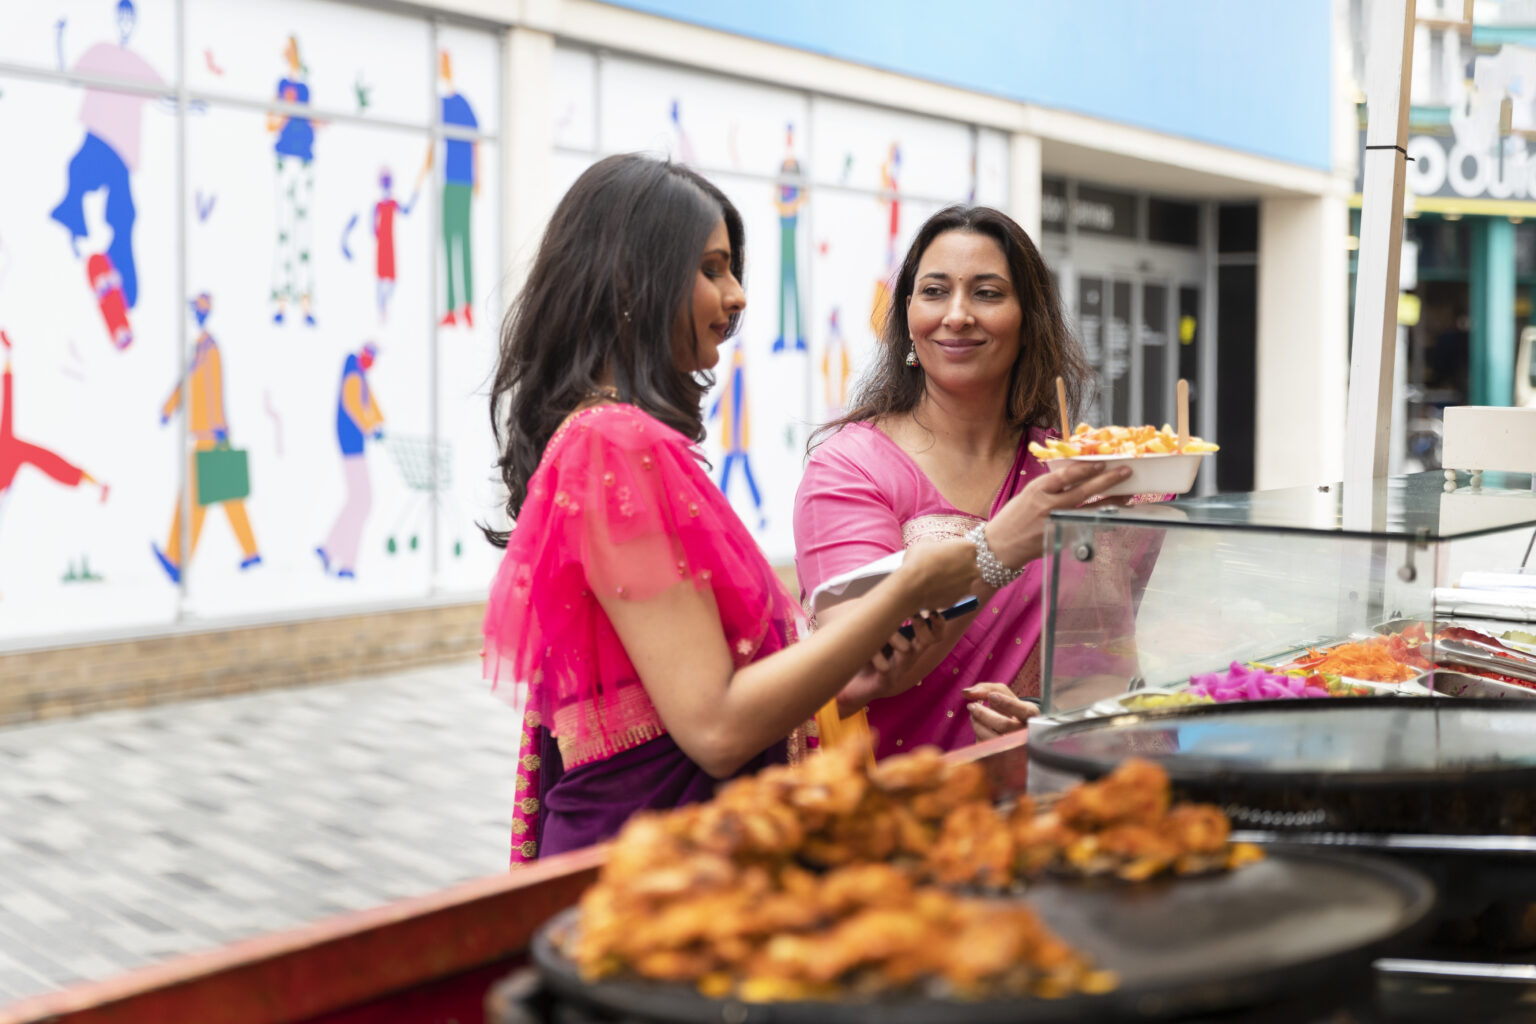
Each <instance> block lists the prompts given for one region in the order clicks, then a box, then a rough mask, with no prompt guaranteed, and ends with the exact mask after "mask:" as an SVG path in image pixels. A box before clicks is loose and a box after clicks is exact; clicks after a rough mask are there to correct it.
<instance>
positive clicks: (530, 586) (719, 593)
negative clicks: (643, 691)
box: [485, 406, 795, 735]
mask: <svg viewBox="0 0 1536 1024" xmlns="http://www.w3.org/2000/svg"><path fill="white" fill-rule="evenodd" d="M566 429H567V431H568V432H569V433H568V436H565V437H562V438H558V439H556V440H555V441H551V444H550V448H551V452H550V454H549V455H548V456H546V463H545V465H543V466H541V467H540V469H539V471H538V472H537V473H535V475H534V478H533V480H532V481H531V482H530V485H529V493H528V498H527V500H526V502H525V503H524V506H523V509H522V512H521V514H520V515H519V516H518V521H517V525H516V527H515V528H514V530H513V532H512V539H511V541H510V542H509V543H508V545H507V553H506V557H505V558H504V560H503V562H502V566H501V569H500V571H499V572H498V574H497V577H496V580H495V583H494V584H493V585H492V590H491V598H490V604H489V607H488V608H487V612H486V627H485V639H486V651H485V655H486V670H487V675H488V676H489V677H490V678H492V679H493V680H494V681H495V683H496V688H497V690H498V691H500V690H501V687H502V684H505V683H508V682H514V683H519V684H526V685H527V687H528V700H529V707H530V708H531V709H537V710H538V711H539V712H540V713H541V715H543V721H544V722H545V723H546V725H549V726H551V727H552V728H554V729H556V730H558V725H556V717H555V716H556V712H557V711H559V710H560V709H562V708H570V707H572V706H573V705H580V706H581V708H583V709H586V708H590V707H595V708H598V709H599V710H600V712H601V715H600V720H599V724H600V727H601V728H602V730H603V731H604V732H612V731H614V730H616V729H617V730H620V731H622V730H623V729H626V728H630V727H631V726H633V725H634V724H635V723H634V722H630V721H628V720H627V719H626V716H632V717H633V716H639V717H646V716H651V715H653V714H654V712H653V710H652V709H651V707H650V702H649V701H648V700H643V699H637V697H636V695H635V694H634V693H633V687H634V686H636V685H638V683H639V679H638V677H637V674H636V672H635V669H634V666H633V664H632V663H631V662H630V660H629V656H628V654H627V653H626V652H625V650H624V645H623V644H622V643H621V642H620V641H619V638H618V635H617V634H616V633H615V632H614V630H613V626H612V624H611V623H610V622H609V620H608V617H607V615H606V614H605V613H604V612H603V609H602V606H601V605H600V604H599V603H598V601H597V595H598V594H599V593H601V594H605V595H611V596H615V597H619V598H623V599H626V600H636V601H644V600H647V599H648V598H652V597H655V596H656V595H657V594H660V593H661V592H662V591H665V590H667V589H669V588H671V587H675V586H677V585H679V584H681V583H684V582H685V581H686V582H688V583H691V584H692V585H693V586H696V587H699V588H701V589H702V588H705V587H708V588H710V590H711V591H712V593H713V596H714V599H715V604H716V606H717V607H718V609H719V612H720V618H721V626H722V630H723V631H724V633H725V636H726V639H727V641H728V642H729V643H730V644H731V646H732V651H733V654H737V655H740V656H742V657H743V658H744V660H751V657H755V656H758V655H759V654H760V653H761V648H762V647H763V646H764V643H765V641H766V640H767V639H768V636H769V634H770V632H774V631H773V629H772V627H773V626H774V625H781V626H782V624H783V622H784V619H785V616H786V615H791V616H792V615H793V613H794V610H795V609H794V604H793V601H791V600H790V599H789V598H788V596H787V595H783V596H782V597H781V596H780V595H781V594H782V587H781V586H780V585H779V584H778V582H777V579H776V578H775V577H774V576H773V573H772V571H771V570H769V569H768V568H767V563H766V562H765V561H764V560H763V557H762V554H761V552H760V551H759V550H758V549H757V547H756V545H755V543H754V542H753V540H752V537H751V535H750V534H749V533H747V531H746V528H745V527H744V526H742V524H741V522H740V520H739V519H737V517H736V515H735V513H734V512H733V511H732V510H731V507H730V505H729V504H728V503H727V502H726V501H725V498H724V496H723V495H721V494H720V491H719V489H718V488H716V487H715V486H714V485H713V484H712V483H711V482H710V480H709V478H708V477H707V476H706V475H705V473H704V471H703V469H702V467H701V466H700V465H699V463H698V461H697V459H696V458H695V456H694V453H693V450H692V447H691V446H690V444H689V443H688V441H687V439H686V438H684V437H683V436H682V435H681V434H678V433H677V432H676V431H673V430H671V429H670V428H668V427H666V426H664V425H663V424H661V423H659V422H658V421H656V420H654V419H652V418H650V417H649V416H646V415H645V414H643V413H640V412H639V411H637V410H634V409H633V408H631V407H628V406H609V407H604V408H603V409H601V410H594V411H593V412H592V413H590V414H586V415H585V416H584V418H581V419H578V420H573V421H572V423H571V424H570V425H569V426H568V427H567V428H566ZM557 443H558V447H557ZM779 632H782V629H781V630H779ZM683 641H684V638H681V637H680V638H679V642H683ZM782 641H783V638H781V637H778V636H776V637H775V642H774V643H773V644H772V645H771V646H773V647H774V648H775V649H776V648H777V647H778V646H782ZM624 689H629V690H630V692H629V693H623V692H621V690H624ZM615 716H617V717H615ZM557 735H558V731H557Z"/></svg>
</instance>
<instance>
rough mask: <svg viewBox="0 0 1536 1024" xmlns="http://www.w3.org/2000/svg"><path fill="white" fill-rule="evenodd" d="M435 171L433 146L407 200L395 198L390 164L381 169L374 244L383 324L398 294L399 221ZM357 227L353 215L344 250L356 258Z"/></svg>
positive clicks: (343, 241) (405, 215) (412, 208)
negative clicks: (351, 245)
mask: <svg viewBox="0 0 1536 1024" xmlns="http://www.w3.org/2000/svg"><path fill="white" fill-rule="evenodd" d="M431 170H432V151H431V150H430V149H429V150H428V151H427V159H426V162H425V163H423V164H422V167H421V173H420V174H418V175H417V176H416V183H415V185H413V186H412V188H411V197H410V199H408V200H406V201H405V202H404V203H401V202H400V201H399V200H398V199H396V198H395V192H394V188H395V181H394V173H393V172H392V171H391V170H390V169H389V168H388V167H385V168H383V169H381V170H380V171H379V192H380V193H381V194H380V198H379V201H378V202H376V203H374V204H373V245H374V275H375V283H374V295H375V300H376V301H377V303H378V307H379V323H381V324H382V323H383V322H384V321H386V320H388V319H389V300H390V299H392V298H394V295H395V221H396V219H397V218H403V217H409V216H410V215H411V211H412V210H414V209H415V208H416V202H417V200H418V199H420V198H421V184H422V182H423V181H424V180H425V179H426V176H427V174H428V173H429V172H430V171H431ZM356 226H357V218H356V217H353V218H352V219H351V220H349V221H347V229H346V231H345V232H344V233H343V235H342V243H341V253H342V255H343V256H345V257H346V258H347V259H348V260H350V259H351V258H352V251H351V249H350V248H349V247H348V245H347V240H348V238H350V236H351V234H352V229H353V228H354V227H356Z"/></svg>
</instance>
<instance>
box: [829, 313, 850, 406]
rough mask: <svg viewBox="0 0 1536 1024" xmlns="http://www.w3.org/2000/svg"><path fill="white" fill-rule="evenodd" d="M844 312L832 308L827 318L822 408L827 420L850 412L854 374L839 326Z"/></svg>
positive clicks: (846, 344)
mask: <svg viewBox="0 0 1536 1024" xmlns="http://www.w3.org/2000/svg"><path fill="white" fill-rule="evenodd" d="M841 315H842V310H841V309H839V308H838V307H836V306H833V307H832V313H831V314H830V315H829V316H828V317H827V340H826V345H825V347H824V348H823V349H822V352H821V384H822V392H821V395H822V399H821V400H822V408H823V409H825V410H826V417H827V419H836V418H837V417H839V416H841V415H842V414H843V413H845V412H847V411H848V378H849V377H850V376H851V375H852V373H853V360H852V359H850V358H849V357H848V342H847V341H845V340H844V338H843V330H842V328H841V327H840V326H838V322H837V321H838V318H839V317H840V316H841Z"/></svg>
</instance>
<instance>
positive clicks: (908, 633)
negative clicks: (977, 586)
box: [897, 594, 981, 640]
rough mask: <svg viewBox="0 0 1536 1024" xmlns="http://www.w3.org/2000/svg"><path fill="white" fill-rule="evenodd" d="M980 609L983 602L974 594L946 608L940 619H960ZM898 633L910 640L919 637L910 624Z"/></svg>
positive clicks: (915, 629) (940, 614) (940, 613)
mask: <svg viewBox="0 0 1536 1024" xmlns="http://www.w3.org/2000/svg"><path fill="white" fill-rule="evenodd" d="M980 607H981V602H980V601H979V600H977V598H976V595H975V594H972V595H971V596H970V597H967V598H966V599H965V600H963V601H957V602H955V603H954V604H952V605H950V606H949V607H948V608H945V609H944V610H943V611H941V612H939V617H940V618H942V619H958V618H959V617H960V616H962V615H969V614H971V612H973V611H975V610H976V609H977V608H980ZM897 632H898V633H900V634H901V635H902V636H904V637H906V638H907V639H908V640H911V639H912V638H913V637H915V636H917V628H916V627H915V626H913V625H912V624H911V623H910V622H909V623H907V624H906V625H904V626H902V627H901V628H900V629H898V630H897Z"/></svg>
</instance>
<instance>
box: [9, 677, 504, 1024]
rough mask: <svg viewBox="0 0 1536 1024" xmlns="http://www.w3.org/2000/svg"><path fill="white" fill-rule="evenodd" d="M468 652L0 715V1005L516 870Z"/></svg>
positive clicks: (497, 755)
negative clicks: (341, 678) (236, 687)
mask: <svg viewBox="0 0 1536 1024" xmlns="http://www.w3.org/2000/svg"><path fill="white" fill-rule="evenodd" d="M478 675H479V673H478V665H476V664H474V663H469V664H458V665H451V666H443V667H439V668H433V669H412V670H410V671H408V672H402V673H397V674H391V675H386V676H379V677H372V678H367V679H358V680H353V681H350V682H345V683H339V684H335V685H330V686H323V687H313V688H308V689H296V690H289V691H275V692H266V693H256V694H241V695H238V696H233V697H226V698H222V699H218V700H208V701H200V702H195V703H189V704H183V705H177V706H170V707H158V708H155V709H153V710H149V711H139V710H121V711H112V712H106V713H103V714H99V715H95V716H92V717H89V718H82V719H73V720H66V721H60V722H50V723H45V724H40V725H25V726H15V727H11V728H7V729H0V766H3V770H0V1005H3V1004H4V1003H6V1002H8V1001H10V1000H14V999H18V998H22V997H24V996H28V995H34V994H36V993H38V992H40V991H46V990H48V989H50V988H54V987H58V986H60V985H64V984H70V983H73V982H77V981H80V980H96V979H99V978H103V977H108V976H110V975H112V974H114V973H117V972H120V971H124V970H129V969H132V968H135V967H139V966H142V965H144V964H146V963H151V962H154V961H156V960H159V959H163V958H166V957H170V956H176V955H179V954H182V953H187V952H192V951H195V950H200V949H206V948H209V947H210V946H213V945H218V944H221V943H227V942H233V941H236V940H239V939H243V938H248V937H250V936H252V935H256V934H260V933H261V932H264V931H271V930H275V929H280V928H291V927H296V926H298V925H301V924H304V923H307V922H310V921H314V920H318V919H319V918H321V917H325V916H329V915H331V914H337V913H344V912H348V911H354V910H361V909H366V908H368V907H372V906H378V905H380V904H383V903H386V902H388V901H390V900H396V899H403V898H407V897H411V896H419V895H423V894H425V893H429V892H431V891H433V890H435V889H438V888H442V887H443V886H446V885H451V884H454V883H456V882H460V881H463V880H465V879H467V878H472V877H475V876H477V875H484V874H493V873H497V872H501V871H504V870H506V860H507V856H506V854H507V842H508V840H507V823H508V822H509V821H510V817H511V806H512V788H513V770H512V764H513V760H514V758H515V752H516V744H517V734H518V719H517V715H516V712H515V711H514V710H513V709H511V708H508V707H506V706H505V705H504V704H502V703H501V702H499V701H497V700H496V699H494V698H493V697H491V696H490V694H489V693H488V688H487V687H486V685H485V684H484V683H482V682H481V681H480V680H479V678H478Z"/></svg>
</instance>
